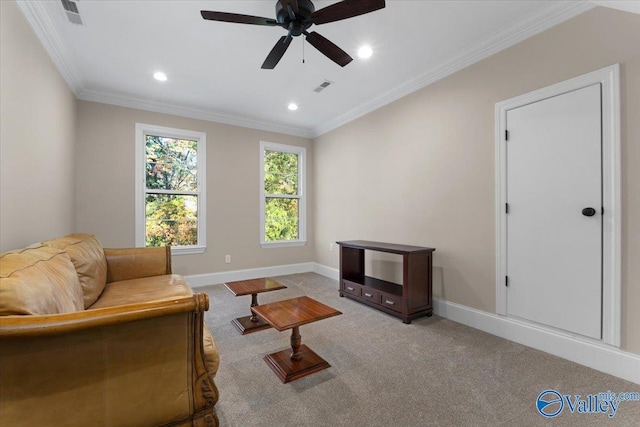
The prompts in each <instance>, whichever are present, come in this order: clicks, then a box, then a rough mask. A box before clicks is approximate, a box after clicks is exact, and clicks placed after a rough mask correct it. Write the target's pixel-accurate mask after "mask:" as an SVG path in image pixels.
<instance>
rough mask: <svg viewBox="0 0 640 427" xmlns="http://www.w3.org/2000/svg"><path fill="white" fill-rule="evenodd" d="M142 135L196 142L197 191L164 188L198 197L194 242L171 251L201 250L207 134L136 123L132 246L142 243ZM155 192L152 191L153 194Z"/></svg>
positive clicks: (203, 245)
mask: <svg viewBox="0 0 640 427" xmlns="http://www.w3.org/2000/svg"><path fill="white" fill-rule="evenodd" d="M146 135H155V136H163V137H167V138H175V139H187V140H191V141H197V143H198V148H197V151H198V191H196V192H195V193H194V192H191V191H189V192H180V191H168V193H170V194H182V193H184V194H189V195H191V194H196V195H197V196H198V243H197V244H196V245H190V246H172V247H171V254H173V255H187V254H199V253H203V252H204V251H205V250H206V248H207V229H206V227H207V211H206V209H207V200H206V195H207V191H206V183H207V176H206V172H207V168H206V164H207V150H206V147H207V135H206V134H205V133H204V132H197V131H191V130H185V129H176V128H169V127H164V126H156V125H149V124H144V123H136V138H135V139H136V146H135V162H136V164H135V179H136V185H135V191H136V196H135V205H136V208H135V242H136V243H135V244H136V247H145V246H146V209H145V196H146V194H147V191H146V190H147V183H146V174H145V171H146V157H147V153H146V151H147V150H146ZM155 192H157V191H154V193H155Z"/></svg>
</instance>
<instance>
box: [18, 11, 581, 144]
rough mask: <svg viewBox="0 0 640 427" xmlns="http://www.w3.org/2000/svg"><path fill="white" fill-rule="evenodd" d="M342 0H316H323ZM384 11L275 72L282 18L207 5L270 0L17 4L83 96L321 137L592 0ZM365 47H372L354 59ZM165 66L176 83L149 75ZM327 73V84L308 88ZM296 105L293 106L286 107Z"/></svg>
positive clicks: (331, 35)
mask: <svg viewBox="0 0 640 427" xmlns="http://www.w3.org/2000/svg"><path fill="white" fill-rule="evenodd" d="M332 3H335V1H320V0H318V1H314V4H315V6H316V9H320V8H322V7H325V6H327V5H330V4H332ZM386 3H387V6H386V8H384V9H382V10H379V11H376V12H373V13H370V14H367V15H362V16H358V17H355V18H352V19H348V20H345V21H340V22H335V23H330V24H324V25H318V26H314V27H312V29H311V30H314V31H317V32H319V33H320V34H322V35H324V36H325V37H327V38H328V39H330V40H331V41H333V42H334V43H336V44H337V45H338V46H340V47H341V48H342V49H344V50H345V51H346V52H347V53H349V54H350V55H351V56H352V57H354V61H353V62H352V63H351V64H349V65H347V66H346V67H344V68H341V67H339V66H338V65H336V64H335V63H333V62H332V61H330V60H329V59H328V58H326V57H324V56H323V55H322V54H320V53H319V52H318V51H316V50H315V49H314V48H313V47H312V46H311V45H309V44H308V43H305V44H304V58H305V63H302V58H303V43H302V38H301V37H299V38H296V39H294V41H293V42H292V43H291V46H290V47H289V50H288V51H287V53H286V54H285V56H284V57H283V58H282V60H281V61H280V63H279V64H278V66H277V67H276V68H275V69H274V70H262V69H261V68H260V66H261V65H262V62H263V61H264V59H265V57H266V56H267V54H268V53H269V51H270V50H271V48H272V47H273V45H274V44H275V42H276V41H277V40H278V38H279V37H280V36H282V35H285V31H284V30H283V29H282V28H279V27H262V26H255V25H242V24H230V23H222V22H213V21H205V20H203V19H202V18H201V17H200V10H216V11H224V12H234V13H244V14H249V15H258V16H265V17H268V18H275V10H274V5H275V0H262V1H244V0H243V1H237V0H236V1H166V0H158V1H152V0H144V1H114V0H80V1H78V3H77V6H78V9H79V12H80V16H81V18H82V22H83V25H75V24H72V23H71V22H69V21H68V19H67V17H66V15H65V13H64V10H63V8H62V5H61V3H60V1H58V0H56V1H20V2H19V3H18V4H19V5H20V8H21V9H22V11H23V12H24V14H25V16H26V17H27V19H28V21H29V22H30V24H31V26H32V27H33V28H34V30H35V31H36V34H37V35H38V37H39V38H40V40H41V41H42V42H43V45H44V46H45V48H46V49H47V50H48V52H49V54H50V55H51V57H52V59H53V60H54V62H55V63H56V65H57V67H58V69H59V70H60V71H61V73H62V75H63V77H64V78H65V80H66V81H67V83H69V86H70V87H71V88H72V90H73V91H74V93H75V94H76V96H77V97H78V98H80V99H86V100H92V101H98V102H105V103H111V104H116V105H124V106H130V107H135V108H143V109H147V110H152V111H160V112H167V113H171V114H177V115H183V116H189V117H195V118H202V119H207V120H212V121H218V122H223V123H230V124H236V125H241V126H247V127H251V128H256V129H264V130H273V131H277V132H283V133H287V134H293V135H300V136H306V137H314V136H317V135H320V134H322V133H324V132H327V131H329V130H331V129H334V128H336V127H338V126H340V125H342V124H344V123H346V122H348V121H350V120H353V119H355V118H357V117H359V116H361V115H363V114H366V113H367V112H369V111H372V110H374V109H376V108H379V107H380V106H382V105H385V104H387V103H389V102H391V101H393V100H395V99H398V98H399V97H401V96H404V95H406V94H408V93H410V92H413V91H415V90H417V89H419V88H421V87H424V86H425V85H427V84H429V83H431V82H433V81H435V80H438V79H440V78H442V77H444V76H446V75H448V74H451V73H453V72H455V71H457V70H459V69H461V68H464V67H465V66H468V65H470V64H472V63H473V62H476V61H478V60H480V59H482V58H484V57H487V56H489V55H491V54H493V53H495V52H497V51H499V50H501V49H504V48H506V47H508V46H511V45H513V44H515V43H517V42H519V41H521V40H523V39H525V38H527V37H530V36H532V35H534V34H536V33H538V32H540V31H544V30H545V29H547V28H549V27H551V26H553V25H556V24H558V23H560V22H562V21H564V20H566V19H569V18H571V17H573V16H575V15H577V14H579V13H582V12H584V11H585V10H588V9H589V8H591V7H592V4H591V3H590V2H586V1H545V0H535V1H504V0H499V1H485V0H475V1H422V0H411V1H401V0H388V1H387V2H386ZM362 44H370V45H371V46H372V47H373V49H374V55H373V57H372V58H370V59H368V60H361V59H359V58H358V57H357V54H356V52H357V49H358V47H359V46H360V45H362ZM158 70H162V71H164V72H165V73H166V74H167V75H168V77H169V80H168V81H167V82H165V83H159V82H157V81H155V80H154V79H153V78H152V74H153V73H154V72H155V71H158ZM324 80H330V81H332V82H334V83H335V84H333V85H331V86H330V87H329V88H327V89H326V90H324V91H322V92H321V93H315V92H314V91H313V89H314V88H316V87H317V86H318V85H319V84H320V83H322V82H323V81H324ZM292 101H294V102H296V103H297V104H299V106H300V108H299V109H298V111H295V112H290V111H288V110H287V105H288V103H289V102H292Z"/></svg>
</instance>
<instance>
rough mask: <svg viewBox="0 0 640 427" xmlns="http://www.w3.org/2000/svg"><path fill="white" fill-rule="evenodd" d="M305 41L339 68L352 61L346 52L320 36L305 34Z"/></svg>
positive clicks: (313, 32) (313, 33)
mask: <svg viewBox="0 0 640 427" xmlns="http://www.w3.org/2000/svg"><path fill="white" fill-rule="evenodd" d="M305 34H306V36H307V41H308V42H309V43H311V45H312V46H313V47H315V48H316V49H318V50H319V51H320V52H321V53H322V54H323V55H325V56H326V57H327V58H329V59H330V60H332V61H333V62H335V63H336V64H338V65H339V66H341V67H344V66H345V65H347V64H348V63H349V62H351V61H353V58H352V57H350V56H349V54H348V53H347V52H345V51H344V50H342V49H340V48H339V47H338V46H336V45H335V44H333V43H332V42H330V41H329V40H327V39H326V38H325V37H323V36H321V35H320V34H318V33H316V32H315V31H312V32H311V33H305Z"/></svg>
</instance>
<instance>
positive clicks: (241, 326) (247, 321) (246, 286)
mask: <svg viewBox="0 0 640 427" xmlns="http://www.w3.org/2000/svg"><path fill="white" fill-rule="evenodd" d="M224 285H225V286H226V287H227V289H229V290H230V291H231V292H232V293H233V294H234V295H235V296H237V297H239V296H244V295H251V307H255V306H257V305H258V294H259V293H262V292H270V291H277V290H279V289H286V288H287V287H286V286H284V285H283V284H281V283H279V282H278V281H276V280H273V279H266V278H261V279H251V280H240V281H238V282H229V283H225V284H224ZM231 323H232V324H233V325H234V326H235V327H236V328H238V330H239V331H240V333H241V334H242V335H246V334H250V333H252V332H258V331H262V330H264V329H269V328H270V327H271V325H270V324H269V323H267V322H265V321H263V320H262V319H260V318H259V317H258V316H256V315H255V313H254V312H253V311H252V312H251V315H250V316H244V317H238V318H237V319H233V320H232V321H231Z"/></svg>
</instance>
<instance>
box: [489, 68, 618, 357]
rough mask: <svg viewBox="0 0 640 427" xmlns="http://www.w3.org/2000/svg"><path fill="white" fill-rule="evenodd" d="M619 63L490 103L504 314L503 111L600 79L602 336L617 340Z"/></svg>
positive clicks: (499, 301)
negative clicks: (493, 133)
mask: <svg viewBox="0 0 640 427" xmlns="http://www.w3.org/2000/svg"><path fill="white" fill-rule="evenodd" d="M619 75H620V66H619V64H614V65H611V66H609V67H606V68H603V69H600V70H596V71H593V72H591V73H588V74H584V75H582V76H578V77H575V78H573V79H569V80H566V81H563V82H560V83H557V84H555V85H552V86H548V87H546V88H542V89H539V90H536V91H533V92H529V93H526V94H524V95H520V96H517V97H515V98H511V99H509V100H506V101H502V102H499V103H497V104H496V107H495V132H496V133H495V155H496V163H495V164H496V199H495V200H496V312H497V313H498V314H500V315H504V316H507V290H506V287H505V286H504V278H505V276H506V275H507V273H506V271H507V270H506V269H507V260H506V257H507V242H506V238H507V232H506V223H507V218H506V213H505V210H504V206H505V203H506V202H507V200H506V194H507V192H506V176H507V175H506V142H505V139H504V135H505V130H506V121H507V111H509V110H511V109H514V108H518V107H521V106H523V105H527V104H530V103H533V102H537V101H540V100H543V99H546V98H550V97H552V96H557V95H560V94H563V93H567V92H571V91H574V90H578V89H581V88H584V87H587V86H591V85H593V84H598V83H599V84H601V85H602V153H603V154H602V156H603V157H602V165H603V170H602V178H603V186H602V194H603V200H602V203H603V207H604V215H603V242H602V248H603V265H602V278H603V294H602V341H603V342H604V343H606V344H610V345H614V346H617V347H619V346H620V318H621V254H622V252H621V226H622V225H621V224H622V220H621V208H620V206H621V205H620V203H621V196H620V194H621V193H620V83H619Z"/></svg>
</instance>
